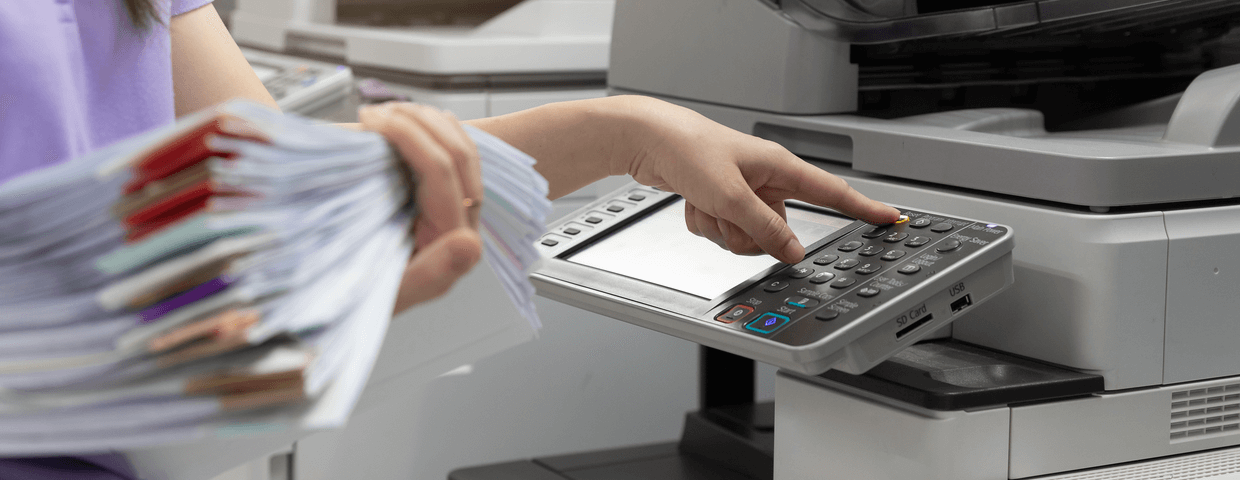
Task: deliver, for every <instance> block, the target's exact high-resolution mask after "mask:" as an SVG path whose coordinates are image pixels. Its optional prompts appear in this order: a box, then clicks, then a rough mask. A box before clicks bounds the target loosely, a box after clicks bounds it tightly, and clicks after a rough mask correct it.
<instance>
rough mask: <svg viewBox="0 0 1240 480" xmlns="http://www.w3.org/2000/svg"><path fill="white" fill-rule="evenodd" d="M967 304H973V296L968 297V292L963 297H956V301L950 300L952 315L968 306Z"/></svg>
mask: <svg viewBox="0 0 1240 480" xmlns="http://www.w3.org/2000/svg"><path fill="white" fill-rule="evenodd" d="M969 305H973V298H971V297H969V294H967V293H966V294H965V295H964V296H963V297H960V298H958V299H956V301H954V302H952V315H955V314H957V313H960V311H961V310H964V309H965V308H968V307H969Z"/></svg>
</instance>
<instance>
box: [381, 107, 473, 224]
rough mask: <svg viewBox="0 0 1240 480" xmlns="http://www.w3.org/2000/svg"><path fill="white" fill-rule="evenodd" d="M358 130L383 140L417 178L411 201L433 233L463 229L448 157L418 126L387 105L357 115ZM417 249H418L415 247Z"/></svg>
mask: <svg viewBox="0 0 1240 480" xmlns="http://www.w3.org/2000/svg"><path fill="white" fill-rule="evenodd" d="M358 117H359V118H360V119H361V121H362V126H363V127H365V128H366V129H368V130H372V131H375V132H377V133H380V134H382V135H383V136H384V137H387V139H388V141H390V142H392V144H393V145H395V146H396V148H397V150H399V151H400V154H401V155H402V156H403V157H404V158H405V161H407V162H409V165H410V167H411V168H412V169H413V172H414V175H416V176H417V192H416V193H415V196H416V197H415V198H416V202H417V206H418V212H419V213H418V215H419V217H423V216H425V220H426V221H427V223H429V224H431V225H432V226H433V227H434V229H435V230H436V231H439V232H448V231H451V230H455V229H457V228H460V227H462V226H464V225H466V221H467V220H466V218H465V211H464V210H465V209H464V207H463V205H462V201H463V199H464V198H465V197H464V192H463V191H462V188H461V181H460V179H459V178H458V175H457V169H456V166H455V163H454V161H453V159H452V156H451V154H449V153H448V151H447V150H446V149H445V148H444V147H443V146H441V144H440V142H438V141H437V140H436V139H435V138H434V137H433V136H432V135H431V134H429V133H428V132H427V131H426V129H425V128H423V127H422V125H421V124H420V123H418V122H417V121H415V120H414V119H412V118H410V117H409V116H408V115H404V114H402V113H401V112H398V111H397V109H396V108H395V107H394V106H393V105H390V104H384V105H378V106H371V107H364V108H362V109H361V110H359V111H358ZM419 248H420V247H419Z"/></svg>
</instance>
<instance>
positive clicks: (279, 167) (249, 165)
mask: <svg viewBox="0 0 1240 480" xmlns="http://www.w3.org/2000/svg"><path fill="white" fill-rule="evenodd" d="M467 130H468V133H469V135H470V136H471V137H472V138H473V140H474V141H475V142H476V143H477V145H478V148H479V153H480V155H481V159H482V174H483V183H484V186H485V188H486V199H485V201H484V202H483V208H482V234H483V241H484V251H485V258H486V260H487V262H488V263H490V264H491V266H492V268H493V269H494V270H495V271H496V272H497V273H498V276H499V277H500V281H501V283H502V284H503V285H504V287H505V289H506V290H507V292H508V293H509V295H510V297H511V299H512V300H513V302H514V303H515V304H516V305H517V307H518V310H519V311H520V312H521V313H522V314H523V315H524V316H525V317H526V320H527V321H529V322H530V323H531V324H533V325H535V326H537V324H538V319H537V315H536V314H535V313H534V310H533V301H532V295H533V288H532V286H531V285H530V284H529V282H528V280H527V279H526V274H527V272H528V271H529V269H530V268H532V266H533V264H534V263H535V262H537V260H538V258H539V257H538V253H537V252H536V251H535V249H534V247H533V244H534V242H535V241H536V240H537V238H538V236H539V235H540V234H541V233H542V228H543V224H544V220H545V217H546V215H547V214H548V213H549V211H550V208H551V206H550V203H549V202H548V201H547V200H546V195H547V185H546V181H545V180H544V179H543V178H542V177H541V176H539V175H538V173H537V172H535V171H534V170H533V168H532V165H533V163H534V161H533V159H531V158H529V157H528V156H527V155H525V154H523V153H521V152H520V151H518V150H516V149H514V148H512V147H511V146H509V145H507V144H505V143H503V142H502V141H500V140H498V139H496V138H494V137H492V136H490V135H488V134H486V133H485V132H482V131H480V130H477V129H472V128H468V127H467ZM410 178H411V177H410V175H409V173H408V171H407V169H406V167H405V166H404V163H403V162H402V161H400V159H399V158H398V157H397V156H396V155H395V154H394V153H393V152H392V150H391V149H390V148H389V146H388V144H387V143H386V141H384V139H383V138H382V137H380V136H378V135H376V134H373V133H370V132H353V131H348V130H344V129H339V128H335V127H331V126H322V125H313V124H311V123H309V122H307V121H304V120H301V119H297V118H293V117H287V116H283V115H281V114H279V113H277V112H273V111H270V110H268V109H266V108H264V107H261V106H258V105H255V104H250V103H244V102H233V103H229V104H226V105H223V106H221V107H217V108H215V109H213V110H210V111H206V112H202V113H200V114H198V115H195V116H192V117H190V118H186V119H184V120H183V121H181V122H179V123H177V124H176V125H174V126H171V127H169V128H166V129H163V130H160V131H156V132H152V133H149V134H146V135H142V136H140V137H138V138H134V139H131V140H129V141H125V142H122V143H120V144H118V145H114V146H112V147H109V148H106V149H104V150H102V151H99V152H96V153H95V154H92V155H89V156H87V157H85V158H81V159H78V160H75V161H72V162H69V163H66V164H62V165H58V166H55V167H52V168H48V169H44V170H40V171H37V172H34V173H32V174H29V175H26V176H23V177H19V178H17V179H14V180H11V181H9V182H8V183H5V184H3V185H0V455H42V454H65V453H78V452H94V451H102V450H116V449H129V448H138V447H144V446H152V445H163V444H168V443H176V442H186V441H192V440H194V439H199V438H204V437H206V436H210V435H236V434H239V433H245V432H251V431H271V430H273V429H314V428H326V427H333V426H338V425H341V424H343V423H344V421H345V419H346V418H347V416H348V413H349V411H350V410H351V409H352V407H353V405H354V404H355V403H356V401H357V397H358V395H359V394H360V392H361V391H362V388H363V387H364V385H365V383H366V378H367V376H368V375H369V372H370V370H371V367H372V366H373V364H374V359H375V357H376V356H377V354H378V350H379V346H380V344H381V343H382V341H383V337H384V334H385V332H386V329H387V323H388V321H389V320H390V319H391V316H392V308H393V304H394V302H395V297H396V291H397V287H398V285H399V282H400V279H401V276H402V274H403V272H404V265H405V259H407V258H408V256H409V254H410V252H411V249H412V245H411V241H410V235H409V233H410V225H411V215H412V212H414V211H416V205H413V204H412V201H411V199H412V198H413V195H412V188H415V187H414V186H413V185H412V183H411V180H410Z"/></svg>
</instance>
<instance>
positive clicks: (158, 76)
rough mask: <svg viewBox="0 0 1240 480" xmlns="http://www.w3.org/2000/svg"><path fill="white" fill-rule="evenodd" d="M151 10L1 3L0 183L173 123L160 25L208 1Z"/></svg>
mask: <svg viewBox="0 0 1240 480" xmlns="http://www.w3.org/2000/svg"><path fill="white" fill-rule="evenodd" d="M155 3H156V4H157V8H156V10H157V11H158V12H159V17H160V18H159V20H160V21H159V22H152V23H151V26H150V27H149V28H148V29H147V30H145V31H140V30H138V29H137V27H135V26H134V25H133V23H132V22H131V21H130V19H129V15H128V13H127V11H126V9H125V5H124V1H123V0H21V1H0V183H3V182H4V181H5V180H8V179H9V178H12V177H14V176H16V175H18V174H21V173H23V172H27V171H30V170H34V169H37V168H40V167H44V166H48V165H54V164H56V163H60V162H63V161H65V160H69V159H71V158H74V157H77V156H80V155H82V154H85V153H87V152H90V151H92V150H95V149H97V148H100V147H103V146H106V145H108V144H110V143H112V142H115V141H117V140H120V139H122V138H125V137H129V136H132V135H134V134H136V133H138V132H142V131H145V130H150V129H152V128H155V127H158V126H162V125H165V124H167V123H170V122H172V121H173V119H174V118H175V113H174V112H175V110H174V108H173V107H174V106H173V96H172V59H171V47H170V43H171V42H170V38H169V35H168V29H167V24H168V19H169V18H170V16H174V15H179V14H181V13H185V12H188V11H190V10H193V9H196V8H198V7H201V6H203V5H206V4H208V3H211V0H157V1H156V2H155Z"/></svg>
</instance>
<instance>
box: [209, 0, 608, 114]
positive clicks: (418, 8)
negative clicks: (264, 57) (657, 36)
mask: <svg viewBox="0 0 1240 480" xmlns="http://www.w3.org/2000/svg"><path fill="white" fill-rule="evenodd" d="M614 3H615V0H238V1H237V2H236V5H235V8H234V9H233V10H232V11H231V14H230V15H229V23H230V31H231V33H232V35H233V38H234V39H236V41H237V43H238V44H240V45H241V46H243V47H249V48H254V49H260V50H263V51H265V52H267V53H276V54H288V55H294V56H297V57H302V58H308V59H312V60H322V61H327V62H331V63H338V64H345V65H347V66H348V67H350V68H352V69H353V72H354V74H355V75H356V76H358V77H361V78H374V79H378V80H381V81H383V82H384V83H385V84H386V86H387V88H388V89H389V90H390V91H391V92H392V93H394V94H395V95H396V97H395V98H406V99H409V100H411V101H414V102H418V103H422V104H428V105H433V106H436V107H439V108H443V109H445V110H449V111H452V112H453V113H455V114H456V115H457V116H458V117H460V118H462V119H474V118H482V117H488V116H494V115H502V114H505V113H510V112H515V111H519V110H524V109H527V108H531V107H535V106H538V105H542V104H545V103H551V102H557V101H567V100H578V99H584V98H594V97H600V96H603V95H604V94H605V86H606V71H607V62H608V59H607V55H608V47H609V44H610V36H611V24H612V11H613V6H614Z"/></svg>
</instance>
